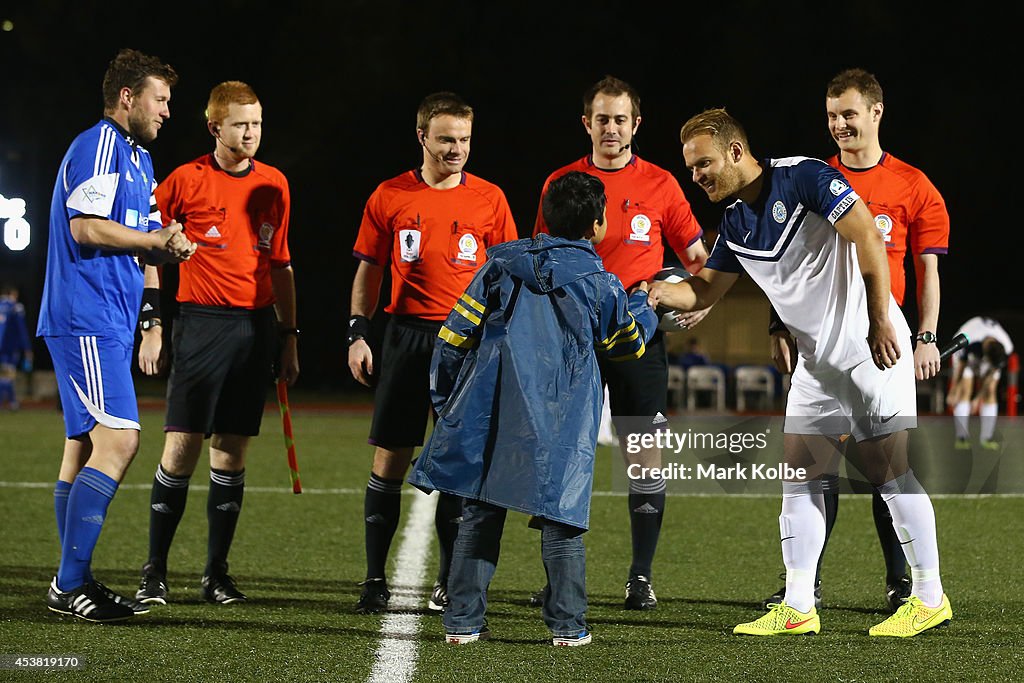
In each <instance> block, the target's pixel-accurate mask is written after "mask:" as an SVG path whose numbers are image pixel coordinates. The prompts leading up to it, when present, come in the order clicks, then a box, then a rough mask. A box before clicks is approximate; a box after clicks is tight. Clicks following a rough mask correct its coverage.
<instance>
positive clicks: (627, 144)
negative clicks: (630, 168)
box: [619, 142, 633, 154]
mask: <svg viewBox="0 0 1024 683" xmlns="http://www.w3.org/2000/svg"><path fill="white" fill-rule="evenodd" d="M632 146H633V143H631V142H627V143H626V144H624V145H623V146H622V147H619V154H622V153H623V152H625V151H626V150H627V149H629V148H630V147H632Z"/></svg>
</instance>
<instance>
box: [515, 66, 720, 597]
mask: <svg viewBox="0 0 1024 683" xmlns="http://www.w3.org/2000/svg"><path fill="white" fill-rule="evenodd" d="M640 120H641V119H640V96H639V94H638V93H637V92H636V90H634V89H633V87H632V86H630V85H629V84H628V83H626V82H625V81H622V80H620V79H618V78H615V77H613V76H606V77H605V78H604V79H602V80H600V81H598V82H597V83H595V84H594V85H592V86H591V87H590V88H589V89H588V90H587V91H586V93H584V95H583V127H584V128H585V129H586V131H587V134H588V135H589V136H590V141H591V145H592V147H591V151H590V153H588V154H587V155H586V156H585V157H583V158H582V159H579V160H577V161H575V162H573V163H571V164H569V165H568V166H564V167H562V168H560V169H558V170H557V171H555V172H554V173H552V174H551V175H550V176H548V178H547V180H546V181H545V182H544V188H543V190H542V191H541V201H540V206H539V207H538V210H537V221H536V223H535V225H534V231H533V232H534V234H535V235H536V234H537V233H539V232H547V225H546V224H545V222H544V214H543V205H544V193H545V192H546V191H547V188H548V185H550V184H551V181H553V180H554V179H555V178H558V177H560V176H563V175H565V174H566V173H568V172H569V171H582V172H583V173H589V174H591V175H594V176H596V177H597V178H599V179H600V180H601V181H602V182H603V183H604V186H605V193H606V194H607V196H608V234H607V236H606V237H605V239H604V240H602V241H601V243H600V244H598V245H597V246H596V249H597V254H598V256H600V257H601V260H602V261H603V262H604V267H605V268H607V269H608V271H609V272H610V273H613V274H615V275H617V276H618V278H619V280H621V281H622V284H623V286H624V287H625V288H626V289H627V290H631V289H632V288H633V287H635V286H636V285H637V283H639V282H641V281H645V280H649V279H650V278H651V277H652V276H653V275H654V274H655V273H656V272H658V271H659V270H661V268H663V267H664V266H665V247H664V240H667V241H668V243H669V245H670V246H671V247H672V249H673V250H674V251H675V252H676V255H677V256H679V258H680V259H681V260H682V261H683V264H684V265H685V266H686V267H687V268H688V269H689V270H690V272H697V271H698V270H700V268H701V267H702V266H703V265H704V261H705V260H707V251H706V250H705V249H704V243H703V242H702V241H701V235H702V234H703V232H702V231H701V228H700V225H699V224H698V223H697V220H696V219H695V218H694V216H693V213H692V212H691V211H690V203H689V202H688V201H687V200H686V196H685V195H684V194H683V190H682V189H681V188H680V187H679V182H678V181H676V179H675V177H673V176H672V174H671V173H669V172H668V171H666V170H664V169H662V168H659V167H658V166H655V165H654V164H652V163H650V162H649V161H644V160H643V159H641V158H640V157H638V156H637V155H636V154H634V152H633V149H632V147H633V136H634V135H635V134H636V131H637V128H639V127H640ZM705 315H706V311H695V312H691V313H687V314H685V315H684V316H682V319H681V324H682V325H683V326H689V325H694V324H696V323H697V322H698V321H700V320H701V319H702V318H703V317H704V316H705ZM600 368H601V379H602V381H603V383H604V384H606V385H607V386H608V396H609V399H610V403H611V413H612V416H613V419H616V418H623V417H633V418H635V417H650V418H654V417H655V416H656V415H658V414H661V415H664V414H665V413H667V412H668V357H667V353H666V350H665V340H664V336H663V334H662V333H661V332H660V331H657V332H655V334H654V337H653V339H651V342H650V343H649V344H648V345H647V352H646V353H645V354H644V355H643V357H641V358H638V359H636V360H634V361H630V362H627V363H609V362H607V360H605V359H601V360H600ZM624 429H625V427H622V428H620V429H618V430H617V431H620V432H621V431H623V430H624ZM622 457H623V458H624V459H625V461H626V463H627V465H628V464H633V463H638V464H640V465H641V466H642V467H645V468H657V467H661V451H660V450H659V449H650V450H645V451H641V452H640V453H639V454H636V455H630V454H627V453H626V451H625V449H623V450H622ZM664 510H665V480H664V479H649V480H648V479H630V482H629V515H630V529H631V533H632V538H633V561H632V564H631V565H630V568H629V574H628V577H627V581H626V600H625V607H626V609H637V610H646V609H654V608H655V607H656V606H657V604H658V600H657V598H656V597H655V595H654V589H653V588H652V587H651V575H652V571H653V570H652V564H653V563H654V554H655V551H656V550H657V547H658V537H659V536H660V534H661V522H662V517H663V515H664ZM541 601H542V595H541V593H538V594H536V595H534V596H533V598H532V599H531V603H532V604H534V605H539V604H540V603H541Z"/></svg>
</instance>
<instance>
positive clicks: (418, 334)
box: [369, 316, 442, 450]
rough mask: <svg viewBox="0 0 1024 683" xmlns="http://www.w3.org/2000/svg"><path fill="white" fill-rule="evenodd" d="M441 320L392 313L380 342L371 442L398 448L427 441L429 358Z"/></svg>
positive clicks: (419, 444)
mask: <svg viewBox="0 0 1024 683" xmlns="http://www.w3.org/2000/svg"><path fill="white" fill-rule="evenodd" d="M441 325H442V321H440V320H424V319H423V318H416V317H413V316H392V317H391V319H390V320H389V321H388V324H387V328H386V329H385V331H384V343H383V345H382V346H381V371H380V378H379V379H378V380H377V389H376V393H375V394H374V402H373V424H372V425H371V427H370V438H369V442H370V443H371V444H373V445H374V446H380V447H381V448H387V449H388V450H394V449H397V448H410V447H415V446H422V445H423V438H424V436H425V434H426V431H427V418H428V417H430V416H432V415H433V406H432V405H431V403H430V359H431V357H432V355H433V353H434V342H435V341H436V340H437V333H438V331H439V330H440V329H441Z"/></svg>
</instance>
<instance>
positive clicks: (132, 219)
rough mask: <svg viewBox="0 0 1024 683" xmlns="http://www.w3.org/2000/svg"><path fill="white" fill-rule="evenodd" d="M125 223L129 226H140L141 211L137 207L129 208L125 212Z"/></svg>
mask: <svg viewBox="0 0 1024 683" xmlns="http://www.w3.org/2000/svg"><path fill="white" fill-rule="evenodd" d="M124 224H125V225H127V226H128V227H129V228H137V227H139V212H138V210H137V209H128V210H127V211H125V212H124Z"/></svg>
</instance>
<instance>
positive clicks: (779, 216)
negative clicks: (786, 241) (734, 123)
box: [772, 199, 789, 223]
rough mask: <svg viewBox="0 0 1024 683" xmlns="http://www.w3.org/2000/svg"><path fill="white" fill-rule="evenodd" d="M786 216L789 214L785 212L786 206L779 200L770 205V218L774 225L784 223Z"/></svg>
mask: <svg viewBox="0 0 1024 683" xmlns="http://www.w3.org/2000/svg"><path fill="white" fill-rule="evenodd" d="M788 215H789V212H788V211H786V205H785V204H783V203H782V200H781V199H780V200H779V201H777V202H775V203H774V204H772V218H774V219H775V222H776V223H785V222H786V216H788Z"/></svg>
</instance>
